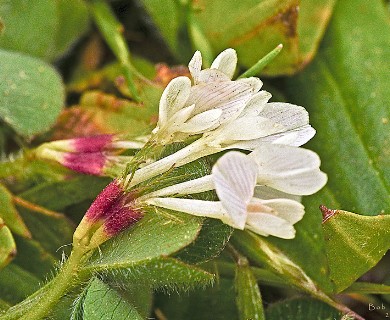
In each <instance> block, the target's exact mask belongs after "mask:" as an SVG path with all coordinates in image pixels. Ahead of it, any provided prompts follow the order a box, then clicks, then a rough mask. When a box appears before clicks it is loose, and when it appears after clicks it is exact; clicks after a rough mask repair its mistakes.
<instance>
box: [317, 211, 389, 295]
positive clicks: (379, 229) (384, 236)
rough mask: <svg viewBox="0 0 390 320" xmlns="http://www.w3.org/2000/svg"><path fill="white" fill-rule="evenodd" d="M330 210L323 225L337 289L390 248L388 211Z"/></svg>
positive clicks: (368, 268)
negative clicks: (368, 213)
mask: <svg viewBox="0 0 390 320" xmlns="http://www.w3.org/2000/svg"><path fill="white" fill-rule="evenodd" d="M330 212H332V216H330V217H328V218H327V219H326V220H325V221H324V223H323V229H324V236H325V241H326V249H327V250H326V251H327V256H328V261H329V269H330V278H331V280H332V281H333V283H334V284H335V290H336V292H340V291H342V290H344V289H345V288H347V287H349V286H350V285H351V284H352V283H353V282H354V281H355V280H356V279H357V278H359V277H360V276H361V275H363V274H364V273H366V272H367V271H368V270H370V269H371V268H372V267H374V266H375V265H376V264H377V263H378V262H379V260H380V259H381V258H382V257H383V256H384V255H385V253H386V252H387V250H388V249H389V248H390V215H380V216H374V217H367V216H361V215H357V214H354V213H351V212H347V211H342V210H335V211H333V210H331V211H330Z"/></svg>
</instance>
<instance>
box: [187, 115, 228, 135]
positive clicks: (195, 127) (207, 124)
mask: <svg viewBox="0 0 390 320" xmlns="http://www.w3.org/2000/svg"><path fill="white" fill-rule="evenodd" d="M221 115H222V110H221V109H212V110H207V111H205V112H202V113H199V114H197V115H196V116H194V117H192V118H191V119H190V120H188V121H187V122H186V123H185V124H184V125H183V126H182V127H181V128H180V131H181V132H188V133H192V134H197V133H202V132H204V131H206V130H207V129H210V128H215V126H216V124H217V123H218V122H219V118H220V117H221Z"/></svg>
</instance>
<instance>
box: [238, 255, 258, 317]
mask: <svg viewBox="0 0 390 320" xmlns="http://www.w3.org/2000/svg"><path fill="white" fill-rule="evenodd" d="M241 259H242V258H241ZM245 260H246V259H245ZM235 286H236V290H237V298H236V301H237V308H238V313H239V318H240V319H241V320H247V319H253V320H264V319H265V316H264V310H263V302H262V299H261V294H260V289H259V286H258V285H257V281H256V278H255V276H254V275H253V273H252V271H251V268H250V266H249V264H248V262H247V261H242V260H240V261H238V263H237V267H236V278H235Z"/></svg>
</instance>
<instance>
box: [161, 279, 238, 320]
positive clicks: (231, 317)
mask: <svg viewBox="0 0 390 320" xmlns="http://www.w3.org/2000/svg"><path fill="white" fill-rule="evenodd" d="M155 305H156V310H158V311H159V312H160V313H161V314H162V315H163V316H165V317H166V318H167V319H186V320H199V319H202V320H237V319H239V318H238V313H237V309H236V304H235V291H234V285H233V282H232V281H231V280H227V279H223V278H221V279H219V281H218V282H217V283H216V284H215V285H214V286H213V287H210V288H207V289H206V290H196V291H191V292H189V293H188V295H180V296H179V295H178V294H174V293H172V294H170V295H169V296H167V295H166V296H163V295H162V294H158V295H157V297H156V302H155ZM156 313H157V312H156Z"/></svg>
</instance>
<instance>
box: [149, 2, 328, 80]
mask: <svg viewBox="0 0 390 320" xmlns="http://www.w3.org/2000/svg"><path fill="white" fill-rule="evenodd" d="M142 2H143V4H144V6H145V8H146V10H147V11H148V12H149V14H150V15H151V17H152V18H153V20H154V22H155V23H156V25H157V26H158V27H159V29H160V31H161V33H162V35H163V36H164V38H165V40H166V41H167V43H168V45H169V47H170V48H171V50H172V51H173V52H174V53H175V54H176V55H178V56H179V57H180V58H181V60H182V61H185V62H187V60H188V59H189V58H190V57H188V56H183V49H182V48H181V47H182V46H183V42H184V41H185V40H186V36H185V33H184V32H183V29H185V27H186V24H188V23H190V27H193V26H196V28H197V31H198V32H200V33H202V34H204V35H205V36H206V39H207V40H208V42H209V43H210V45H211V47H212V48H213V49H214V55H215V54H217V53H218V52H220V51H222V50H224V49H226V48H228V47H232V48H234V49H236V50H237V52H238V56H239V62H240V63H242V64H243V65H244V66H245V67H250V66H252V65H253V64H255V63H256V62H257V60H258V59H259V58H261V57H262V56H264V55H266V54H267V53H268V52H270V51H271V50H272V49H273V48H275V47H276V46H277V45H278V44H280V43H282V44H283V45H284V49H283V51H282V53H281V54H280V56H279V57H277V58H276V59H275V61H273V62H272V63H271V64H270V65H269V66H267V68H266V69H264V73H266V74H270V75H276V74H290V73H293V72H296V71H297V70H299V69H300V68H302V66H304V65H306V64H307V63H308V62H309V61H310V60H311V59H312V58H313V56H314V54H315V52H316V51H317V47H318V44H319V42H320V40H321V38H322V36H323V33H324V30H325V28H326V26H327V24H328V21H329V18H330V16H331V13H332V9H333V6H334V4H335V2H336V0H326V1H319V0H302V1H297V0H288V1H278V0H263V1H257V0H246V1H241V2H240V5H239V6H238V5H237V2H236V1H234V0H229V1H226V0H214V1H205V0H201V1H196V3H195V4H194V5H193V7H194V8H193V9H192V10H193V12H192V14H191V15H187V16H190V17H191V18H192V20H191V21H185V20H184V21H183V17H186V14H185V13H186V11H185V6H184V5H180V2H179V1H175V0H170V1H165V3H164V6H161V5H160V3H159V1H157V0H152V1H151V0H148V1H146V0H144V1H142ZM298 6H299V10H297V8H298ZM238 26H239V27H238ZM190 30H192V29H191V28H190ZM187 37H188V36H187ZM253 48H256V50H253ZM194 49H195V48H194ZM196 49H199V48H196ZM185 54H186V53H185Z"/></svg>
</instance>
